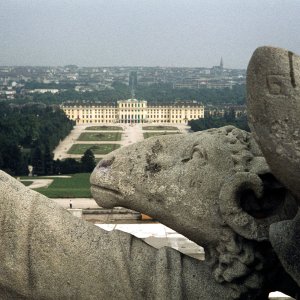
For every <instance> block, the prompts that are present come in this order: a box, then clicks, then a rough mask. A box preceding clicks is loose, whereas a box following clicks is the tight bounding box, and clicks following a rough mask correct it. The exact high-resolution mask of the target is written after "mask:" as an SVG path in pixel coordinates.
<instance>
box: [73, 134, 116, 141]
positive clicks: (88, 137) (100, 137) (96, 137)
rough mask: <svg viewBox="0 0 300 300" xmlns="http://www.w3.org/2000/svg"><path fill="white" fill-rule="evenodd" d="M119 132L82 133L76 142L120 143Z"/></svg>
mask: <svg viewBox="0 0 300 300" xmlns="http://www.w3.org/2000/svg"><path fill="white" fill-rule="evenodd" d="M121 136H122V133H120V132H83V133H82V134H81V135H80V136H79V138H78V139H77V140H78V141H120V140H121Z"/></svg>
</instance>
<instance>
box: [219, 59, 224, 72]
mask: <svg viewBox="0 0 300 300" xmlns="http://www.w3.org/2000/svg"><path fill="white" fill-rule="evenodd" d="M223 67H224V64H223V57H222V56H221V61H220V69H222V70H223Z"/></svg>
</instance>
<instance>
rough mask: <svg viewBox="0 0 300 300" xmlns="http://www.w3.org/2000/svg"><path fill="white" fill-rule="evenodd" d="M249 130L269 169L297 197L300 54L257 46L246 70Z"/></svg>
mask: <svg viewBox="0 0 300 300" xmlns="http://www.w3.org/2000/svg"><path fill="white" fill-rule="evenodd" d="M247 99H248V116H249V123H250V127H251V131H252V132H253V134H254V135H255V138H256V140H257V142H258V144H259V145H260V147H261V150H262V152H263V154H264V156H265V158H266V160H267V162H268V164H269V165H270V168H271V170H272V173H273V174H274V175H275V176H276V177H277V178H278V179H279V180H280V181H281V182H282V183H283V184H284V185H285V186H286V187H288V188H289V189H290V190H291V191H292V192H293V193H294V194H295V195H296V196H297V198H299V199H300V167H299V166H300V117H299V116H300V57H299V56H298V55H295V54H294V53H292V52H290V51H288V50H285V49H280V48H274V47H261V48H258V49H257V50H256V51H255V52H254V54H253V56H252V58H251V60H250V62H249V66H248V71H247Z"/></svg>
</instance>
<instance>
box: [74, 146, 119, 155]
mask: <svg viewBox="0 0 300 300" xmlns="http://www.w3.org/2000/svg"><path fill="white" fill-rule="evenodd" d="M118 148H120V144H98V145H96V144H74V145H72V147H71V148H70V149H69V151H68V153H69V154H83V153H84V152H85V151H86V150H87V149H91V150H92V152H93V153H94V154H107V153H109V152H111V151H113V150H116V149H118Z"/></svg>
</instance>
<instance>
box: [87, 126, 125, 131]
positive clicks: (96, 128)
mask: <svg viewBox="0 0 300 300" xmlns="http://www.w3.org/2000/svg"><path fill="white" fill-rule="evenodd" d="M85 130H97V131H105V130H107V131H117V130H119V131H121V130H123V128H122V127H120V126H105V125H103V126H90V127H87V128H85Z"/></svg>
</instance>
